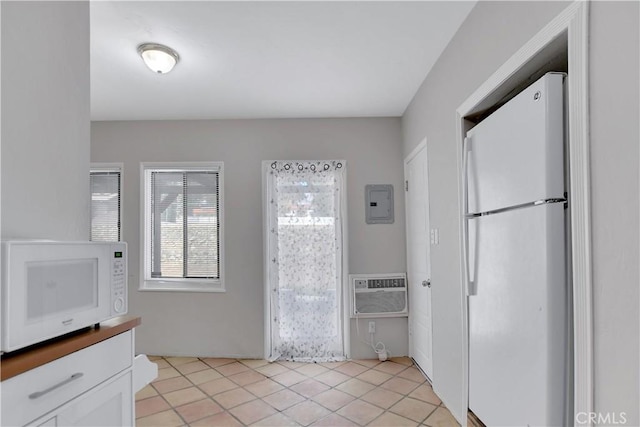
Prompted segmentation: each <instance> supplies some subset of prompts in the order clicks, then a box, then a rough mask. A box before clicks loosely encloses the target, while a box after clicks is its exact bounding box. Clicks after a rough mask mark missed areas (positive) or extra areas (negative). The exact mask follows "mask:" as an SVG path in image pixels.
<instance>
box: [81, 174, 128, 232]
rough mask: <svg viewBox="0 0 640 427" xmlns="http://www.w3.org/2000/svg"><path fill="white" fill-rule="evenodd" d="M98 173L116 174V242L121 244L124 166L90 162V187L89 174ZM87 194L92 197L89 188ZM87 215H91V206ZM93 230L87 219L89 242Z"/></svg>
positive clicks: (91, 223) (90, 222)
mask: <svg viewBox="0 0 640 427" xmlns="http://www.w3.org/2000/svg"><path fill="white" fill-rule="evenodd" d="M94 172H95V173H99V172H117V173H118V192H119V194H118V198H119V206H118V240H117V241H118V242H122V241H123V240H122V211H123V208H122V207H123V198H122V189H123V188H124V187H123V186H122V184H123V182H124V180H123V175H124V165H123V163H116V162H110V163H102V162H101V163H96V162H92V163H91V164H90V165H89V185H91V174H93V173H94ZM89 194H90V195H91V196H92V197H93V193H92V192H91V188H89ZM89 202H90V203H93V201H92V200H90V201H89ZM89 215H91V205H89ZM92 228H93V222H92V220H91V217H90V218H89V239H88V240H89V241H91V230H92Z"/></svg>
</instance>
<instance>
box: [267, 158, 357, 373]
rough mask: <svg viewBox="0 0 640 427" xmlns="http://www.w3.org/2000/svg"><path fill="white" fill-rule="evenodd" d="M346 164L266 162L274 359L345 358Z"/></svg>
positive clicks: (330, 162) (268, 268) (269, 280)
mask: <svg viewBox="0 0 640 427" xmlns="http://www.w3.org/2000/svg"><path fill="white" fill-rule="evenodd" d="M344 165H345V162H344V161H275V162H268V163H266V164H265V168H264V169H265V174H266V176H265V182H266V199H265V203H266V214H267V215H266V216H267V227H268V230H267V233H266V234H267V236H268V237H267V245H268V249H267V250H268V254H267V255H268V258H267V260H268V267H267V274H268V290H269V296H270V298H269V299H270V301H269V303H270V308H269V310H270V314H271V316H270V322H271V325H270V329H271V358H273V359H277V358H279V359H287V360H296V361H320V362H321V361H331V360H341V359H344V354H345V352H344V340H343V319H342V315H341V310H340V308H341V306H342V276H343V275H342V273H343V271H342V269H343V266H342V259H343V257H342V255H343V253H342V250H343V248H342V241H343V239H342V221H343V215H342V211H343V209H344V206H342V204H343V202H342V193H343V192H344V181H345V167H344Z"/></svg>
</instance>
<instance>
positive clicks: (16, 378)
mask: <svg viewBox="0 0 640 427" xmlns="http://www.w3.org/2000/svg"><path fill="white" fill-rule="evenodd" d="M139 324H140V319H139V318H134V317H129V316H123V317H121V318H118V319H113V320H112V321H108V322H104V323H103V324H101V327H100V328H96V329H93V330H90V331H87V332H86V333H82V334H79V335H75V336H71V337H69V338H64V339H62V340H61V341H58V342H55V343H52V344H50V345H44V346H39V347H37V348H36V349H34V350H32V351H27V352H23V353H20V354H18V355H15V356H14V355H3V360H2V372H1V374H2V382H0V398H1V399H0V400H1V402H0V403H1V406H0V409H1V410H0V425H2V426H25V425H29V426H42V427H52V426H56V427H61V426H130V425H133V424H134V420H135V405H134V394H135V393H136V392H137V391H138V390H139V389H140V388H142V387H144V386H145V385H146V384H148V383H149V382H151V381H152V380H153V379H154V378H155V377H156V376H157V372H158V370H157V365H156V364H154V363H151V362H149V360H148V359H147V358H146V356H144V355H138V356H136V357H135V358H134V330H133V328H134V327H135V326H137V325H139Z"/></svg>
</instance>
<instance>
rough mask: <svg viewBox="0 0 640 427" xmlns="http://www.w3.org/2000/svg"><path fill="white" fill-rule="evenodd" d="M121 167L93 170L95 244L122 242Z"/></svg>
mask: <svg viewBox="0 0 640 427" xmlns="http://www.w3.org/2000/svg"><path fill="white" fill-rule="evenodd" d="M120 175H121V169H120V167H109V168H97V169H93V168H92V169H91V172H90V189H91V230H90V237H89V239H90V240H92V241H94V242H117V241H120V238H121V232H120V185H121V180H120Z"/></svg>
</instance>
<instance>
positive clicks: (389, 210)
mask: <svg viewBox="0 0 640 427" xmlns="http://www.w3.org/2000/svg"><path fill="white" fill-rule="evenodd" d="M365 217H366V218H365V219H366V222H367V224H393V220H394V217H393V185H390V184H384V185H367V186H365Z"/></svg>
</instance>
